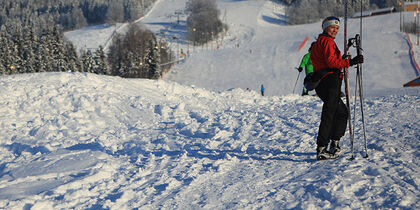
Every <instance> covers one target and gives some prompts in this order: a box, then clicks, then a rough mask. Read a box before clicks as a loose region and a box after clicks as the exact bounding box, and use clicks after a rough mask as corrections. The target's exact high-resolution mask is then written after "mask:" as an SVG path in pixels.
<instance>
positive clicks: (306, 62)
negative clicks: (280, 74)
mask: <svg viewBox="0 0 420 210" xmlns="http://www.w3.org/2000/svg"><path fill="white" fill-rule="evenodd" d="M309 57H310V54H309V53H306V54H305V55H304V56H303V58H302V61H301V62H300V66H299V67H302V68H305V67H306V65H308V62H309Z"/></svg>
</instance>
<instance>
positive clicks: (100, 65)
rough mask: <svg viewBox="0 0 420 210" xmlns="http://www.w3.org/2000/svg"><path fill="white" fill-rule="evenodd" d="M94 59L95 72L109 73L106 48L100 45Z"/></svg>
mask: <svg viewBox="0 0 420 210" xmlns="http://www.w3.org/2000/svg"><path fill="white" fill-rule="evenodd" d="M93 59H94V60H95V68H94V73H96V74H105V75H109V74H110V72H109V70H108V64H107V63H106V55H105V51H104V48H103V47H102V46H99V48H98V49H97V50H96V51H95V54H94V57H93Z"/></svg>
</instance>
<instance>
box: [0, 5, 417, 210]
mask: <svg viewBox="0 0 420 210" xmlns="http://www.w3.org/2000/svg"><path fill="white" fill-rule="evenodd" d="M182 1H183V0H176V1H175V0H159V1H158V2H157V3H156V5H155V8H153V9H152V10H151V12H150V13H149V14H148V15H147V16H146V17H145V18H144V19H143V20H142V21H145V24H147V25H149V26H151V27H152V28H153V30H155V31H160V30H167V32H165V33H169V34H172V33H175V34H178V35H179V36H180V37H182V27H178V28H177V27H175V29H177V30H175V29H173V28H171V27H172V26H173V25H174V24H172V23H173V22H174V21H176V19H175V18H174V17H170V16H169V15H168V14H174V10H176V9H178V8H179V9H182V8H183V4H181V3H182ZM218 3H219V5H220V7H222V8H227V11H228V12H227V21H228V22H230V27H231V31H230V32H229V34H227V36H226V40H225V41H226V42H225V43H224V45H223V47H222V48H221V50H219V51H216V50H210V49H200V48H195V49H194V50H195V51H194V53H193V54H192V55H191V57H190V58H189V60H187V61H186V62H185V63H184V64H180V65H176V66H175V69H174V71H173V73H170V74H169V75H166V76H168V77H165V79H163V80H159V81H150V80H143V79H122V78H117V77H108V76H99V75H94V74H81V73H38V74H26V75H13V76H3V77H0V87H1V88H0V104H1V105H0V117H1V122H0V128H1V129H0V160H1V162H0V208H1V209H3V208H4V209H71V208H76V209H89V208H91V209H133V208H139V209H286V208H296V209H325V208H334V209H336V208H338V209H344V208H347V209H386V208H392V209H396V208H400V209H415V208H418V207H416V206H419V205H420V199H419V196H418V195H419V183H420V175H419V173H418V171H419V157H420V153H419V148H420V144H419V139H420V134H419V132H418V131H419V130H420V127H419V120H418V119H419V117H420V116H419V105H418V104H419V102H420V97H419V96H420V93H419V90H418V89H416V88H406V89H403V88H400V87H401V85H402V83H404V82H406V81H408V80H409V79H412V77H413V76H414V71H413V70H412V67H411V65H410V63H409V57H408V46H407V43H406V42H405V40H404V35H403V34H400V33H399V32H398V31H394V29H393V27H385V26H386V24H389V25H393V24H396V23H395V20H396V19H395V18H396V17H395V16H394V15H388V16H384V17H374V18H367V19H365V21H366V23H364V24H365V25H368V24H369V21H371V24H370V26H371V27H366V29H365V31H364V46H365V47H364V48H365V55H366V64H364V65H363V66H364V69H365V70H364V81H365V87H366V88H365V92H366V95H367V97H365V113H364V114H365V117H366V126H367V127H366V131H367V137H368V148H369V158H368V159H364V158H363V157H362V155H363V154H364V153H363V138H362V136H363V135H362V132H361V127H362V126H361V125H360V113H359V112H357V118H356V119H357V121H356V123H357V124H356V139H355V156H356V159H355V160H353V161H350V160H349V158H350V156H351V154H350V142H349V136H348V134H346V135H345V136H344V138H343V141H342V149H343V154H342V156H341V157H340V158H338V159H337V160H332V161H321V162H317V161H315V138H316V135H317V127H318V123H319V118H320V113H321V106H322V104H321V101H320V100H319V99H318V98H316V97H300V96H298V95H297V94H290V93H291V90H292V87H290V86H291V85H293V83H294V82H295V80H296V77H297V72H295V71H293V69H292V68H293V67H294V66H296V65H297V63H298V62H299V60H300V57H301V56H302V55H303V53H304V52H297V47H298V45H299V44H300V41H301V40H303V38H304V37H305V36H309V37H313V36H314V35H312V34H315V35H316V33H315V32H314V31H317V30H318V29H319V25H320V23H314V24H309V25H301V26H284V25H283V24H284V17H283V16H281V15H280V12H279V11H281V6H279V7H276V9H271V10H270V8H273V7H270V5H272V3H271V2H270V1H237V0H219V1H218ZM222 11H223V10H222ZM270 12H271V13H270ZM276 14H278V15H276ZM171 18H172V19H171ZM168 19H169V20H171V21H170V23H167V24H165V21H167V20H168ZM375 21H382V22H381V24H377V22H376V23H375ZM350 23H351V28H350V30H351V31H356V30H357V26H358V25H357V23H356V20H351V21H350ZM181 24H182V22H181ZM175 25H176V24H175ZM376 25H382V28H380V26H376ZM165 26H167V28H165ZM396 26H397V29H396V30H398V25H396ZM89 31H90V30H89V29H85V31H84V32H85V33H87V32H89ZM79 32H80V31H79ZM377 33H380V34H381V35H380V36H378V35H375V34H377ZM79 34H80V33H79ZM104 34H105V33H103V35H104ZM98 37H104V39H103V40H106V38H105V37H106V36H105V35H104V36H102V35H98ZM235 37H236V39H235ZM378 37H379V38H378ZM338 39H342V38H338ZM75 40H76V41H79V42H77V43H83V37H79V38H75ZM98 40H99V38H98ZM98 40H96V41H97V43H99V41H98ZM229 40H230V41H229ZM238 43H239V44H240V47H239V48H235V45H236V44H238ZM384 43H386V44H384ZM180 44H181V46H185V44H186V43H184V42H182V43H180ZM174 45H175V44H173V45H172V46H174ZM175 46H176V45H175ZM369 46H376V47H372V48H369ZM209 48H210V46H209ZM251 48H252V53H250V52H249V49H251ZM367 48H369V50H368V49H367ZM391 49H392V50H391ZM253 55H257V56H253ZM277 58H284V59H277ZM372 59H373V60H375V61H378V62H377V63H375V64H373V62H372V61H371V60H372ZM220 62H221V63H220ZM282 66H286V67H288V68H289V69H291V70H289V69H283V68H280V67H282ZM269 67H270V68H271V69H270V68H269ZM254 69H259V71H255V70H254ZM235 71H236V73H235ZM184 74H185V75H184ZM194 74H195V77H194V76H192V75H194ZM232 75H234V76H235V77H233V76H232ZM260 78H265V80H264V81H262V79H260ZM171 80H175V81H176V82H174V81H171ZM261 82H264V85H265V86H266V88H267V93H268V95H269V96H268V97H262V96H260V94H259V93H258V91H254V90H257V88H258V87H259V85H260V83H261ZM252 84H255V85H253V86H251V85H252ZM246 87H249V88H251V89H252V90H251V91H245V88H246ZM232 88H233V89H232ZM299 88H301V87H299Z"/></svg>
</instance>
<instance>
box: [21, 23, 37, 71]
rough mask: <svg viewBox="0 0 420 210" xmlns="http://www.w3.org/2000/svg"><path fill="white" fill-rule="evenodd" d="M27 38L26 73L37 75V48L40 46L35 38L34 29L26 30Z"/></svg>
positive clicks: (25, 53) (25, 51)
mask: <svg viewBox="0 0 420 210" xmlns="http://www.w3.org/2000/svg"><path fill="white" fill-rule="evenodd" d="M25 31H26V33H25V36H24V38H23V39H24V41H23V45H24V46H23V60H24V61H25V66H24V68H25V72H27V73H35V72H36V69H35V54H34V52H35V48H36V45H37V44H38V38H37V36H35V34H34V31H33V30H32V28H28V27H26V28H25Z"/></svg>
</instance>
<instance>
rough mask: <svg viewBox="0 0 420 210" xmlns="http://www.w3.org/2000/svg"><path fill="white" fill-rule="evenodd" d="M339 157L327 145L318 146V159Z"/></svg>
mask: <svg viewBox="0 0 420 210" xmlns="http://www.w3.org/2000/svg"><path fill="white" fill-rule="evenodd" d="M336 158H338V155H337V154H332V153H330V152H329V151H328V150H327V147H318V148H317V149H316V159H317V160H329V159H336Z"/></svg>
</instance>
